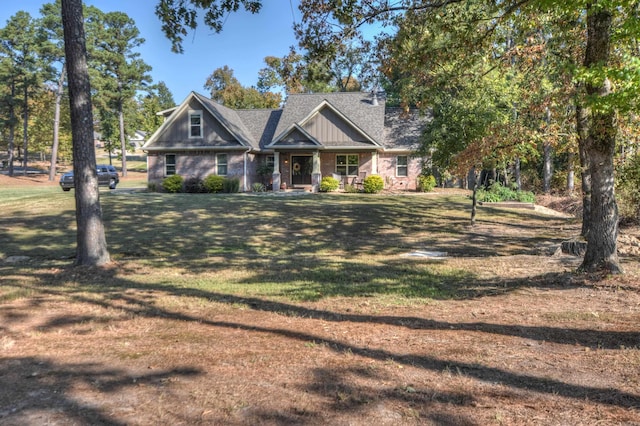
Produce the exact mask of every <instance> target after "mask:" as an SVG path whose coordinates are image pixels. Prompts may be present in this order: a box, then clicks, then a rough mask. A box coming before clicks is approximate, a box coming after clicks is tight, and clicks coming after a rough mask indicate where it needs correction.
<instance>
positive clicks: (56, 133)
mask: <svg viewBox="0 0 640 426" xmlns="http://www.w3.org/2000/svg"><path fill="white" fill-rule="evenodd" d="M66 72H67V64H62V71H60V78H59V79H58V88H57V90H56V104H55V110H54V113H53V145H52V146H51V168H50V169H49V180H51V181H53V180H55V179H56V166H57V164H58V145H59V144H60V104H62V95H63V93H64V75H65V73H66Z"/></svg>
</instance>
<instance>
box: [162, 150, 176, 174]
mask: <svg viewBox="0 0 640 426" xmlns="http://www.w3.org/2000/svg"><path fill="white" fill-rule="evenodd" d="M175 174H176V155H175V154H167V155H165V156H164V175H165V176H171V175H175Z"/></svg>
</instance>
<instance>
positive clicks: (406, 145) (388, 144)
mask: <svg viewBox="0 0 640 426" xmlns="http://www.w3.org/2000/svg"><path fill="white" fill-rule="evenodd" d="M429 120H430V117H429V116H425V115H422V114H421V113H420V112H419V111H418V110H416V109H411V110H409V111H404V110H403V109H402V108H387V110H386V113H385V117H384V141H385V142H384V146H385V149H388V150H408V151H415V150H417V149H418V148H419V147H420V142H421V140H422V139H421V138H422V132H423V130H424V127H425V125H426V124H427V123H428V122H429Z"/></svg>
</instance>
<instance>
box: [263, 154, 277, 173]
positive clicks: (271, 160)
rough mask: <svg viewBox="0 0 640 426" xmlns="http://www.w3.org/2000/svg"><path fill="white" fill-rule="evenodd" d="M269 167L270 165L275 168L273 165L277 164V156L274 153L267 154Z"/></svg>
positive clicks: (266, 162)
mask: <svg viewBox="0 0 640 426" xmlns="http://www.w3.org/2000/svg"><path fill="white" fill-rule="evenodd" d="M265 164H266V165H267V167H270V168H271V170H273V166H274V165H275V164H276V157H275V156H273V155H267V159H266V161H265Z"/></svg>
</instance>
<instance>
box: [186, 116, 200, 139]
mask: <svg viewBox="0 0 640 426" xmlns="http://www.w3.org/2000/svg"><path fill="white" fill-rule="evenodd" d="M201 137H202V111H194V110H191V111H189V138H201Z"/></svg>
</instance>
